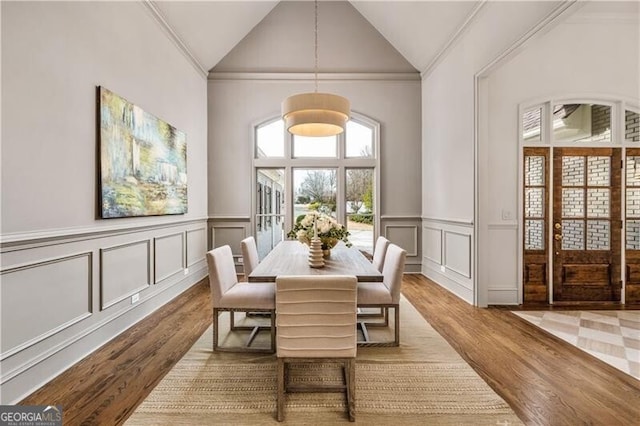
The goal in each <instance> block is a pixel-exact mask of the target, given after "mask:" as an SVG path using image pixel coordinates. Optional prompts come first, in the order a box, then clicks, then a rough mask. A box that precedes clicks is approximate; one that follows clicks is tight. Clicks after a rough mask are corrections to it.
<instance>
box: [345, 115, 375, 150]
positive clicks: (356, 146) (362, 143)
mask: <svg viewBox="0 0 640 426" xmlns="http://www.w3.org/2000/svg"><path fill="white" fill-rule="evenodd" d="M345 137H346V144H347V147H346V148H347V154H346V156H347V157H361V158H372V157H373V129H371V128H370V127H367V126H364V125H362V124H360V123H356V122H354V121H349V122H347V132H346V134H345Z"/></svg>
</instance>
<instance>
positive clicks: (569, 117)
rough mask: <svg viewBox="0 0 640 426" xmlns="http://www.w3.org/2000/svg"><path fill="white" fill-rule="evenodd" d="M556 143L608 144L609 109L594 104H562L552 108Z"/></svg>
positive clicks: (609, 137)
mask: <svg viewBox="0 0 640 426" xmlns="http://www.w3.org/2000/svg"><path fill="white" fill-rule="evenodd" d="M553 137H554V139H555V140H556V141H565V142H566V141H569V142H570V141H581V142H610V141H611V107H609V106H606V105H596V104H563V105H555V106H554V107H553Z"/></svg>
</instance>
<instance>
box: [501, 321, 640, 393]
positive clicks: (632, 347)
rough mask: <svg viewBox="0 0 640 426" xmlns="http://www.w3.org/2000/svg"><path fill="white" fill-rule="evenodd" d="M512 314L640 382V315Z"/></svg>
mask: <svg viewBox="0 0 640 426" xmlns="http://www.w3.org/2000/svg"><path fill="white" fill-rule="evenodd" d="M513 313H514V314H516V315H518V316H519V317H521V318H523V319H525V320H527V321H529V322H530V323H532V324H534V325H536V326H538V327H540V328H542V329H543V330H545V331H547V332H549V333H551V334H553V335H554V336H556V337H559V338H561V339H562V340H564V341H566V342H568V343H571V344H572V345H574V346H576V347H578V348H580V349H582V350H583V351H585V352H587V353H589V354H591V355H593V356H595V357H596V358H599V359H600V360H602V361H604V362H606V363H608V364H610V365H612V366H614V367H615V368H617V369H619V370H621V371H623V372H624V373H627V374H629V375H630V376H632V377H635V378H636V379H638V380H640V311H518V312H513Z"/></svg>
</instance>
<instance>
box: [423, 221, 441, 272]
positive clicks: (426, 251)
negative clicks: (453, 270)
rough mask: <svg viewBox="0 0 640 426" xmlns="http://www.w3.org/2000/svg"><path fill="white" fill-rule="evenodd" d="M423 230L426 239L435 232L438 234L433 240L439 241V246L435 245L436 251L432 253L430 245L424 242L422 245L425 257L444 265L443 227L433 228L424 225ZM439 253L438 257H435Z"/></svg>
mask: <svg viewBox="0 0 640 426" xmlns="http://www.w3.org/2000/svg"><path fill="white" fill-rule="evenodd" d="M422 229H423V231H422V234H423V238H424V239H425V240H427V239H428V238H429V233H435V234H436V235H433V240H434V241H437V246H436V247H435V250H434V251H435V253H432V251H431V250H429V247H430V245H429V244H426V243H423V245H422V253H423V257H424V258H425V259H428V260H430V261H431V262H433V263H436V264H438V265H442V229H441V228H433V227H430V226H423V227H422ZM436 254H437V256H438V257H437V258H436V257H433V256H435V255H436Z"/></svg>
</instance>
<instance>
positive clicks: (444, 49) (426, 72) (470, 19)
mask: <svg viewBox="0 0 640 426" xmlns="http://www.w3.org/2000/svg"><path fill="white" fill-rule="evenodd" d="M487 1H488V0H481V1H479V2H478V3H476V5H475V6H474V7H473V9H472V10H471V12H469V14H468V15H467V17H466V18H465V20H464V22H463V23H462V24H461V25H460V26H459V27H458V29H457V30H456V31H455V32H454V33H453V34H452V35H451V37H449V41H448V42H447V43H446V44H445V45H444V46H443V47H442V49H440V51H439V52H438V54H437V55H436V56H435V58H433V60H432V61H431V62H430V63H429V65H427V66H426V68H425V69H424V70H422V72H420V77H421V78H425V77H427V76H428V75H429V74H431V72H432V71H433V70H434V69H435V67H436V66H437V65H438V64H439V63H440V62H441V61H442V60H443V59H444V58H445V57H446V56H447V55H448V54H449V52H451V50H452V49H453V47H454V46H455V44H456V42H457V41H458V40H459V39H460V38H461V37H462V35H463V34H464V33H465V32H467V30H468V29H469V27H471V24H472V23H473V22H474V21H475V19H476V16H477V15H478V12H480V10H481V9H482V8H483V7H484V5H485V4H487Z"/></svg>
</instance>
